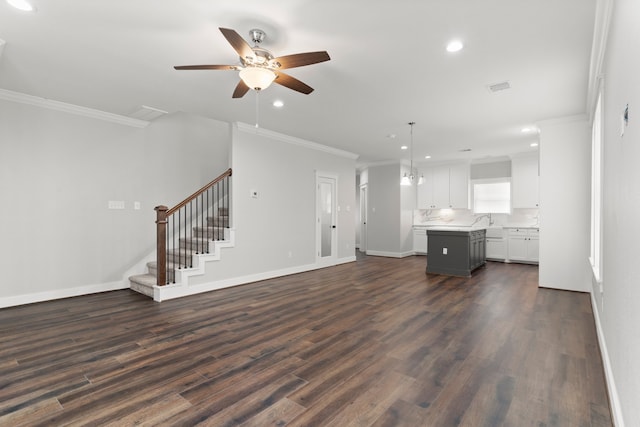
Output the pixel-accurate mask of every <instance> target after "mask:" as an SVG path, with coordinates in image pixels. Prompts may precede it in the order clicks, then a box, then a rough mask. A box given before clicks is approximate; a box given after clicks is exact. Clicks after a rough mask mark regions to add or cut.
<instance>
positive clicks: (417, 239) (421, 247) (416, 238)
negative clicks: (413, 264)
mask: <svg viewBox="0 0 640 427" xmlns="http://www.w3.org/2000/svg"><path fill="white" fill-rule="evenodd" d="M413 252H414V253H415V254H416V255H426V254H427V230H426V229H425V228H414V229H413Z"/></svg>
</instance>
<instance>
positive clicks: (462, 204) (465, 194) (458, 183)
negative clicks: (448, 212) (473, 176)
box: [449, 163, 469, 209]
mask: <svg viewBox="0 0 640 427" xmlns="http://www.w3.org/2000/svg"><path fill="white" fill-rule="evenodd" d="M449 207H451V208H456V209H469V165H468V164H466V163H463V164H459V165H451V166H449Z"/></svg>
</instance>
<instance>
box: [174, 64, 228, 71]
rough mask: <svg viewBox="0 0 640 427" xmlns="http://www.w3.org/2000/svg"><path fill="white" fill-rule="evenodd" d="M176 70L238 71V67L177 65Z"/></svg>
mask: <svg viewBox="0 0 640 427" xmlns="http://www.w3.org/2000/svg"><path fill="white" fill-rule="evenodd" d="M173 68H175V69H176V70H237V69H238V66H237V65H176V66H175V67H173Z"/></svg>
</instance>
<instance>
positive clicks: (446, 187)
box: [417, 163, 469, 209]
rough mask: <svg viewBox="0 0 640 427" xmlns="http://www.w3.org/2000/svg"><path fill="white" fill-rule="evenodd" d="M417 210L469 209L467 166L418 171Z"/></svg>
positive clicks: (460, 165)
mask: <svg viewBox="0 0 640 427" xmlns="http://www.w3.org/2000/svg"><path fill="white" fill-rule="evenodd" d="M419 175H423V176H424V180H425V182H424V184H422V185H419V186H418V194H417V207H418V209H445V208H455V209H469V165H468V164H466V163H463V164H455V165H440V166H435V167H430V168H427V169H426V170H423V171H419Z"/></svg>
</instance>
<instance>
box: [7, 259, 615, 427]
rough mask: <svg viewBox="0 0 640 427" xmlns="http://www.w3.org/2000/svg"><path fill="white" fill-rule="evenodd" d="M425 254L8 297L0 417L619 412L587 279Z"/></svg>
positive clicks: (52, 421) (393, 417) (551, 422)
mask: <svg viewBox="0 0 640 427" xmlns="http://www.w3.org/2000/svg"><path fill="white" fill-rule="evenodd" d="M425 263H426V260H425V257H408V258H403V259H392V258H379V257H364V258H363V259H359V260H358V261H357V262H355V263H350V264H345V265H340V266H337V267H332V268H326V269H322V270H318V271H314V272H308V273H303V274H297V275H292V276H287V277H283V278H278V279H272V280H267V281H263V282H258V283H254V284H249V285H244V286H239V287H235V288H230V289H223V290H220V291H216V292H211V293H207V294H201V295H196V296H193V297H187V298H182V299H179V300H173V301H167V302H163V303H160V304H158V303H154V302H153V301H151V300H150V299H147V298H146V297H143V296H141V295H138V294H136V293H134V292H131V291H129V290H123V291H116V292H109V293H103V294H97V295H89V296H82V297H77V298H70V299H65V300H58V301H51V302H46V303H39V304H32V305H27V306H21V307H13V308H7V309H2V310H0V339H1V340H0V373H1V375H0V425H2V426H21V425H25V426H66V425H73V426H75V425H92V426H100V425H115V426H128V425H166V426H193V425H208V426H236V425H241V426H260V427H262V426H285V425H286V426H307V427H308V426H339V427H344V426H411V427H416V426H435V427H443V426H444V427H446V426H474V427H475V426H611V425H612V423H611V417H610V412H609V406H608V399H607V394H606V388H605V384H604V376H603V369H602V363H601V359H600V353H599V348H598V342H597V339H596V333H595V326H594V321H593V314H592V312H591V306H590V299H589V295H587V294H580V293H574V292H564V291H557V290H549V289H539V288H537V281H538V268H537V267H536V266H530V265H518V264H501V263H491V262H490V263H488V264H487V266H486V267H484V268H482V269H481V270H478V271H477V272H476V273H475V274H474V276H473V277H472V278H470V279H464V278H453V277H446V276H440V275H431V274H429V275H426V274H425Z"/></svg>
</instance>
